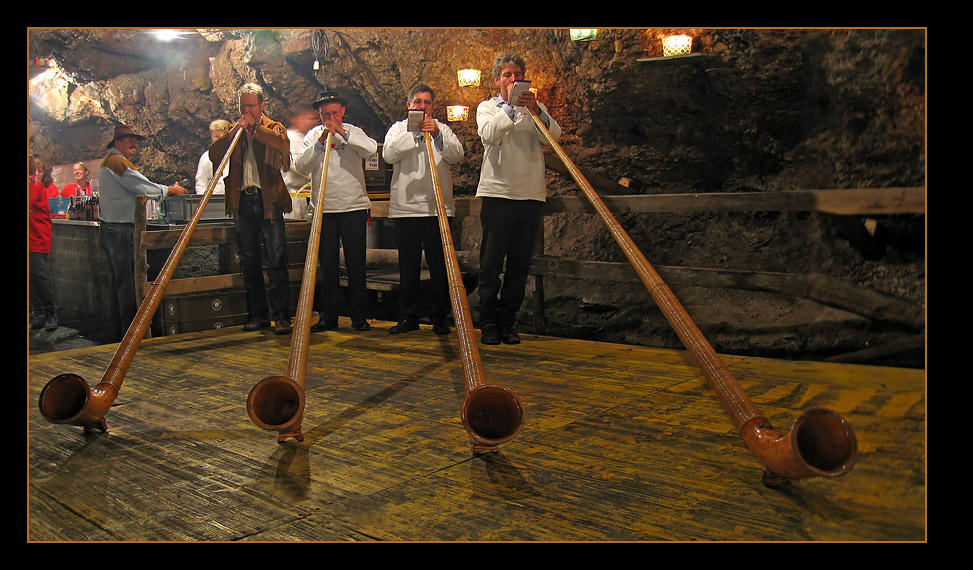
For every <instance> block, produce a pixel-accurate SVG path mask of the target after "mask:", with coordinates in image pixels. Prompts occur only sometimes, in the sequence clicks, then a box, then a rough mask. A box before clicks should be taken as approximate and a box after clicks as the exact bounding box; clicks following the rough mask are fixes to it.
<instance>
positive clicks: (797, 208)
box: [544, 187, 926, 215]
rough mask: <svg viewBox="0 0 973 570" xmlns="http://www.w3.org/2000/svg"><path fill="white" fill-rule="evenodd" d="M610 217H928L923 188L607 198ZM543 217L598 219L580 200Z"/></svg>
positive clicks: (557, 201) (552, 201)
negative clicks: (591, 216) (657, 214)
mask: <svg viewBox="0 0 973 570" xmlns="http://www.w3.org/2000/svg"><path fill="white" fill-rule="evenodd" d="M604 201H605V204H606V205H607V206H608V208H609V209H610V210H611V211H612V212H616V213H619V212H620V213H628V212H669V213H680V212H788V211H790V212H823V213H828V214H838V215H854V214H860V215H879V214H924V213H925V211H926V199H925V188H922V187H920V188H866V189H856V190H793V191H785V192H733V193H726V192H719V193H711V194H645V195H637V196H605V197H604ZM544 212H545V213H553V212H583V213H588V214H594V213H595V210H594V208H593V207H592V206H591V203H590V202H589V201H588V200H587V199H585V198H584V197H581V196H551V197H550V198H548V200H547V204H546V206H545V208H544Z"/></svg>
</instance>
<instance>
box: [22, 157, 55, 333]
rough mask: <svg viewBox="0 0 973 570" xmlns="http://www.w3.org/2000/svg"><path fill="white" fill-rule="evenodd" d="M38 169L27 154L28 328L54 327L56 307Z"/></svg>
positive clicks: (49, 232)
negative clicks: (48, 258) (48, 260)
mask: <svg viewBox="0 0 973 570" xmlns="http://www.w3.org/2000/svg"><path fill="white" fill-rule="evenodd" d="M37 171H38V169H37V168H36V166H35V164H34V159H33V157H27V195H28V203H29V209H28V212H29V218H28V221H27V236H28V240H27V241H28V264H29V270H30V310H31V315H30V328H32V329H36V328H40V327H42V326H43V327H44V328H45V329H46V330H49V331H52V330H54V329H56V328H57V308H56V307H55V305H54V293H53V292H52V290H51V267H50V265H48V263H47V257H48V256H49V255H50V253H51V238H52V235H53V233H52V226H53V224H52V222H51V208H50V206H49V205H48V201H47V200H48V197H47V192H48V191H47V189H46V188H44V185H43V184H41V183H40V182H39V181H38V180H37V177H36V176H35V173H36V172H37Z"/></svg>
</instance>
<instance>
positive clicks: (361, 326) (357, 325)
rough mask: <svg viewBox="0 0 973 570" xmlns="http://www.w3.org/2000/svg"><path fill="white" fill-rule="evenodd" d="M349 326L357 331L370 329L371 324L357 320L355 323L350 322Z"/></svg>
mask: <svg viewBox="0 0 973 570" xmlns="http://www.w3.org/2000/svg"><path fill="white" fill-rule="evenodd" d="M351 328H353V329H355V330H356V331H359V332H364V331H370V330H372V325H370V324H368V321H358V322H357V323H351Z"/></svg>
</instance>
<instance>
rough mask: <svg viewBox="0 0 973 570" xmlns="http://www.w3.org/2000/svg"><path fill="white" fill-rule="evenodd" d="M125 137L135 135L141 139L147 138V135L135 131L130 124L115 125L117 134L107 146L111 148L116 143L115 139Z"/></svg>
mask: <svg viewBox="0 0 973 570" xmlns="http://www.w3.org/2000/svg"><path fill="white" fill-rule="evenodd" d="M125 137H135V138H137V139H138V140H140V141H144V140H145V137H143V136H142V135H140V134H138V133H137V132H135V129H133V128H132V127H130V126H128V125H118V126H117V127H115V136H114V137H113V138H112V140H111V141H109V142H108V146H107V147H105V148H111V146H112V145H113V144H115V141H117V140H118V139H121V138H125Z"/></svg>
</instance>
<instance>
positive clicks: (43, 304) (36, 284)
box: [27, 251, 57, 316]
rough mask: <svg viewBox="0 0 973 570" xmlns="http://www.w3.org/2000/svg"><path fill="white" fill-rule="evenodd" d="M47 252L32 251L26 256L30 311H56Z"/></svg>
mask: <svg viewBox="0 0 973 570" xmlns="http://www.w3.org/2000/svg"><path fill="white" fill-rule="evenodd" d="M47 258H48V254H46V253H43V252H39V251H32V252H30V253H29V254H28V256H27V263H28V269H29V270H30V290H29V297H28V298H29V300H30V308H31V310H32V311H35V312H37V313H40V314H42V315H45V316H47V315H53V314H55V313H57V308H56V306H55V302H54V289H53V287H51V282H52V280H51V265H50V264H49V263H48V262H47Z"/></svg>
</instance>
